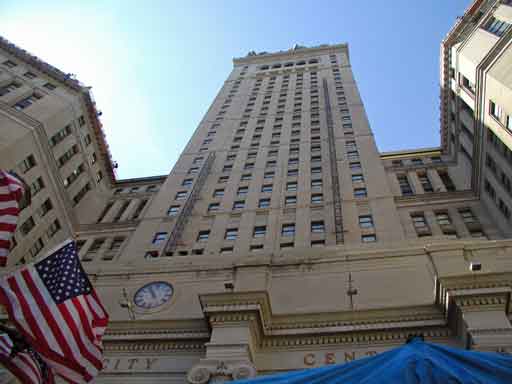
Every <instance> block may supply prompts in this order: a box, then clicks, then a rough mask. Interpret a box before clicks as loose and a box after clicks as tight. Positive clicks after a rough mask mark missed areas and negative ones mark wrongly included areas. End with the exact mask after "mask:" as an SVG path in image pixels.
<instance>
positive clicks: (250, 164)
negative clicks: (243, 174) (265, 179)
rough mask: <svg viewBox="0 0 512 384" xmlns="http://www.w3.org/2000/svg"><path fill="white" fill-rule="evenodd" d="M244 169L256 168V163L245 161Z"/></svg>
mask: <svg viewBox="0 0 512 384" xmlns="http://www.w3.org/2000/svg"><path fill="white" fill-rule="evenodd" d="M244 169H245V170H246V171H247V170H250V169H254V163H245V165H244Z"/></svg>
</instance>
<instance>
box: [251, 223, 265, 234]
mask: <svg viewBox="0 0 512 384" xmlns="http://www.w3.org/2000/svg"><path fill="white" fill-rule="evenodd" d="M266 233H267V226H266V225H259V226H256V227H254V231H253V233H252V236H253V237H265V235H266Z"/></svg>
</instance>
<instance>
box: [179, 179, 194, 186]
mask: <svg viewBox="0 0 512 384" xmlns="http://www.w3.org/2000/svg"><path fill="white" fill-rule="evenodd" d="M193 183H194V179H185V180H183V182H182V183H181V186H182V187H191V186H192V184H193Z"/></svg>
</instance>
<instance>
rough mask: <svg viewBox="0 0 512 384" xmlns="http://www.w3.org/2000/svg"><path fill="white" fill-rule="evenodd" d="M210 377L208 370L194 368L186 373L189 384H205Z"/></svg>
mask: <svg viewBox="0 0 512 384" xmlns="http://www.w3.org/2000/svg"><path fill="white" fill-rule="evenodd" d="M210 376H211V373H210V370H209V368H206V367H200V366H196V367H194V368H192V369H191V370H190V371H189V372H188V375H187V380H188V382H189V383H191V384H206V383H208V382H209V381H210Z"/></svg>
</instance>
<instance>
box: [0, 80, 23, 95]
mask: <svg viewBox="0 0 512 384" xmlns="http://www.w3.org/2000/svg"><path fill="white" fill-rule="evenodd" d="M19 87H21V84H20V83H17V82H12V83H10V84H8V85H6V86H4V87H0V96H4V95H7V94H8V93H10V92H12V91H15V90H16V89H18V88H19Z"/></svg>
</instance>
